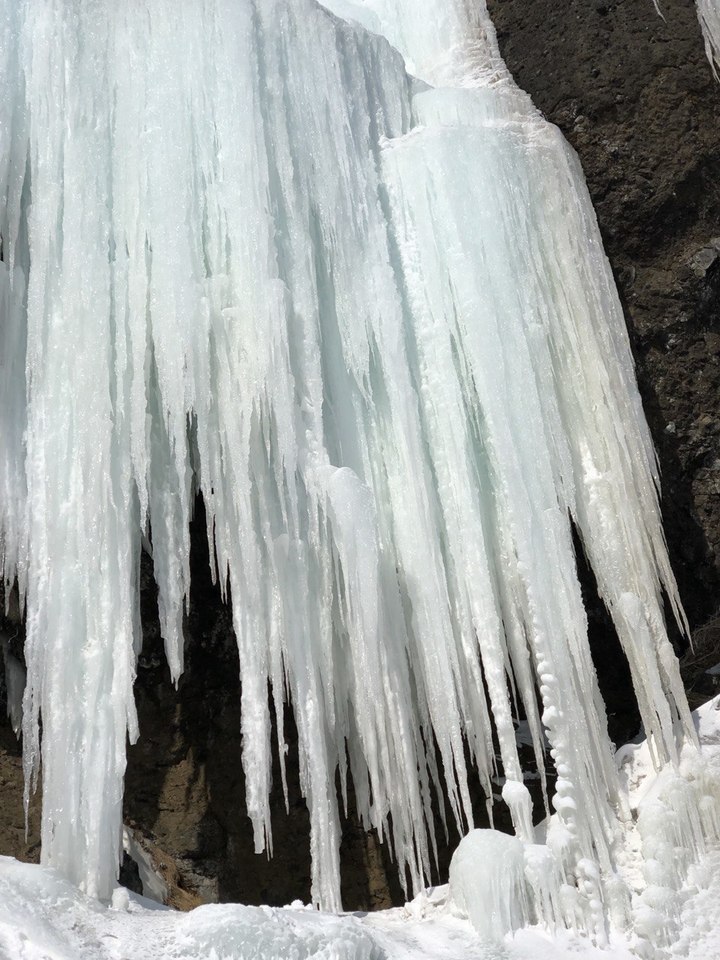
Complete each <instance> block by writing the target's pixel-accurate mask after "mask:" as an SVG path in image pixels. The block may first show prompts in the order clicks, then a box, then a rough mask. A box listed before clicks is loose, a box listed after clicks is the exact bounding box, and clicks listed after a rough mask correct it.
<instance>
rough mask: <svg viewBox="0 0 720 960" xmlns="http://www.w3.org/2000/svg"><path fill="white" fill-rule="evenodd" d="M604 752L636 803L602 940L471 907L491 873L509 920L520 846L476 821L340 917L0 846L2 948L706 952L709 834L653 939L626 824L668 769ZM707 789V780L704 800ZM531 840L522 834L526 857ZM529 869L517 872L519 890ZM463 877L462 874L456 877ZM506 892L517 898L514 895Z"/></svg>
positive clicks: (704, 727)
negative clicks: (169, 891)
mask: <svg viewBox="0 0 720 960" xmlns="http://www.w3.org/2000/svg"><path fill="white" fill-rule="evenodd" d="M694 716H695V720H696V723H697V726H698V732H699V738H700V744H701V751H700V753H699V754H698V753H697V751H696V750H695V749H694V748H687V749H686V750H685V751H684V753H683V758H682V762H681V768H680V771H681V774H682V779H683V781H684V782H685V783H686V784H692V782H693V777H694V776H696V775H697V773H698V772H699V771H700V770H703V771H704V773H705V775H706V776H707V775H708V773H709V771H711V770H713V769H714V770H715V771H716V772H717V771H718V770H720V697H717V698H715V700H713V701H711V702H710V703H708V704H706V705H705V706H704V707H702V708H701V709H700V710H699V711H698V712H697V713H696V714H695V715H694ZM616 763H617V765H618V766H619V768H620V770H621V772H622V782H623V787H622V790H623V794H624V797H625V802H626V804H627V806H628V808H629V809H632V810H633V811H635V814H636V817H635V819H631V821H629V823H628V824H627V826H626V831H625V832H624V835H623V838H622V852H623V858H622V859H623V863H622V867H621V869H622V872H623V873H624V875H625V876H626V878H627V879H628V882H629V884H630V886H631V887H633V888H634V889H633V911H634V917H635V919H634V921H633V923H632V924H631V925H630V927H629V928H628V929H627V930H625V931H624V932H623V931H620V930H618V929H617V928H611V929H610V930H609V933H608V942H607V944H606V946H605V948H603V949H601V948H600V947H598V946H597V945H596V944H594V943H593V942H592V940H591V939H590V938H589V937H586V936H581V935H579V934H577V933H573V932H570V931H568V930H566V929H564V928H563V927H557V928H555V929H553V928H552V927H550V928H549V927H546V926H545V927H544V926H542V925H534V926H531V925H529V924H530V923H531V922H532V915H531V912H530V913H529V914H527V915H526V918H525V922H524V923H522V924H521V923H519V918H518V917H517V916H515V917H514V918H512V922H511V924H510V926H511V927H517V929H515V930H514V932H511V931H510V932H502V931H501V930H500V928H499V927H498V925H497V920H498V919H499V917H498V916H497V915H496V916H495V917H489V916H488V915H487V914H483V908H484V909H485V910H487V907H488V902H489V900H491V899H492V894H491V893H490V892H489V890H488V888H489V887H492V886H493V884H494V883H495V882H496V881H497V882H498V883H499V884H500V885H501V886H502V887H503V888H504V890H503V891H496V892H500V894H501V898H500V901H499V902H498V905H499V907H500V913H501V914H502V913H503V912H505V914H506V916H505V919H507V911H508V910H510V909H512V906H511V904H510V902H508V901H506V900H505V899H504V896H503V894H509V893H510V888H511V887H512V886H513V885H515V884H522V883H523V882H524V881H523V880H522V878H521V877H520V876H519V875H516V874H513V873H512V871H507V872H504V870H503V867H505V866H506V865H507V862H508V858H510V860H516V859H517V855H518V852H519V856H520V859H522V857H523V843H522V841H520V840H519V839H517V838H514V837H511V836H507V835H502V834H500V835H496V836H494V837H493V836H492V834H494V831H474V832H473V833H470V834H469V835H468V837H466V839H465V840H464V841H463V842H462V843H461V845H460V848H459V850H458V853H456V856H455V860H454V866H453V868H452V869H451V878H450V888H448V887H437V888H434V889H429V890H425V891H423V892H421V893H420V894H419V895H418V896H417V897H416V898H415V899H414V900H413V901H411V902H410V903H408V904H406V905H405V907H402V908H399V909H394V910H386V911H380V912H378V913H373V914H344V915H339V916H337V915H330V914H323V913H320V912H318V911H316V910H314V909H312V908H311V907H308V906H303V905H302V904H300V903H295V904H292V905H291V906H289V907H284V908H269V907H244V906H239V905H236V904H228V905H217V904H216V905H209V906H204V907H198V908H196V909H195V910H193V911H191V912H190V913H187V914H184V913H178V912H176V911H173V910H169V909H168V908H163V907H160V906H158V904H156V903H153V902H152V901H150V900H145V899H144V898H142V897H138V896H137V895H135V894H132V893H128V891H126V890H124V889H123V888H121V887H116V888H115V890H114V892H113V896H112V899H111V904H110V905H104V904H102V903H99V902H98V901H97V900H93V899H91V898H89V897H87V896H86V895H85V894H83V893H81V892H80V891H79V890H78V889H77V888H76V887H74V886H73V885H72V884H70V883H68V881H67V880H65V879H64V878H62V877H61V876H60V875H59V874H58V873H57V871H55V870H53V869H52V868H49V867H40V866H31V865H28V864H21V863H18V862H17V861H15V860H12V859H10V858H7V857H0V960H47V958H49V957H51V958H52V960H84V958H88V960H90V958H92V960H199V958H201V957H202V958H203V960H206V958H207V960H211V958H213V960H220V958H222V960H252V958H257V960H287V958H291V957H292V958H293V960H305V958H311V957H312V958H318V960H321V958H322V960H633V958H634V960H637V958H638V957H641V958H643V957H644V958H651V960H672V958H687V960H717V957H718V950H719V948H720V845H719V844H718V842H717V837H716V839H715V841H714V842H713V843H712V844H709V845H708V847H707V849H706V851H705V853H704V854H703V855H702V856H701V857H700V859H699V861H698V863H697V864H695V865H694V866H693V867H692V869H691V870H690V873H689V876H688V879H687V880H686V881H685V882H684V883H683V884H682V886H681V887H680V888H679V889H678V891H677V895H678V897H679V898H680V899H681V900H682V908H681V913H680V915H679V922H678V924H677V926H676V927H675V928H674V930H673V932H672V937H671V938H669V939H668V938H665V941H664V942H663V931H662V930H657V931H656V936H655V939H654V940H653V939H649V938H648V935H647V934H648V930H647V926H646V924H645V925H644V920H645V919H646V909H645V908H646V904H647V899H648V892H649V891H650V892H652V895H653V897H655V898H657V892H656V891H652V889H651V888H652V886H653V885H652V884H651V883H650V882H649V881H648V879H647V878H644V874H643V871H644V870H646V869H647V868H648V866H650V867H651V869H654V867H653V866H652V865H649V863H648V862H647V861H646V860H645V861H644V857H643V852H642V851H641V849H640V846H639V845H638V844H637V843H636V842H635V841H636V839H637V838H636V836H635V834H636V833H638V832H639V833H642V832H643V827H642V824H641V821H642V817H643V815H644V814H643V810H644V809H645V810H647V809H650V807H651V806H652V804H653V803H655V802H657V800H658V799H659V800H660V801H661V802H667V801H668V799H669V797H670V796H671V794H672V792H673V789H672V781H674V780H676V778H677V775H678V774H677V771H676V770H675V769H674V768H673V767H672V765H668V766H667V767H665V768H663V769H662V770H661V771H659V772H657V771H655V769H654V767H653V765H652V762H651V758H650V752H649V750H648V746H647V744H646V743H643V744H640V745H629V746H627V747H624V748H623V749H622V750H620V751H619V752H618V754H617V757H616ZM719 795H720V794H718V791H717V781H716V784H715V799H716V801H717V798H718V796H719ZM660 836H661V835H660ZM540 849H541V847H540V845H537V844H536V845H532V844H527V845H525V857H526V860H528V863H532V861H533V858H534V857H537V852H538V851H539V850H540ZM528 858H529V859H528ZM535 866H536V867H538V866H540V863H539V861H537V860H535ZM479 872H483V873H484V876H483V878H482V880H481V881H480V882H479V883H475V882H472V876H471V875H472V874H473V873H479ZM458 875H460V882H459V883H458ZM531 876H532V874H531V872H528V873H527V881H526V886H527V888H528V889H529V888H530V887H531V886H532V880H531ZM466 879H470V880H471V882H470V883H469V885H467V886H463V884H464V881H465V880H466ZM483 891H484V892H483ZM478 892H480V897H478V896H477V894H478ZM463 898H467V901H468V902H465V901H464V899H463ZM513 903H514V905H515V907H517V906H518V901H513ZM526 906H527V903H526ZM468 915H469V917H470V919H469V918H468ZM500 919H501V920H502V918H500ZM505 926H507V924H505Z"/></svg>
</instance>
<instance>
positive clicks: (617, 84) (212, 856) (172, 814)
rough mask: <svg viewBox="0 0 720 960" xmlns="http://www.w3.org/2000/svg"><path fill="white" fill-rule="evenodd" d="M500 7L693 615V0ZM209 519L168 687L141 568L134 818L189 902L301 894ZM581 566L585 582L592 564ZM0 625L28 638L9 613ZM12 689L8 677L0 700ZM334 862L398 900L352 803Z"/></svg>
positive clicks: (716, 330) (702, 165) (705, 361)
mask: <svg viewBox="0 0 720 960" xmlns="http://www.w3.org/2000/svg"><path fill="white" fill-rule="evenodd" d="M489 6H490V10H491V14H492V15H493V18H494V21H495V24H496V27H497V29H498V35H499V40H500V46H501V50H502V53H503V55H504V56H505V58H506V61H507V64H508V66H509V68H510V69H511V71H512V72H513V73H514V75H515V77H516V79H517V81H518V83H519V84H520V85H521V86H522V87H524V88H525V89H526V90H528V91H529V92H530V94H531V95H532V96H533V99H534V100H535V103H536V104H537V106H538V107H539V108H540V110H541V111H542V112H543V113H544V115H545V116H546V117H547V118H548V119H549V120H551V121H552V122H554V123H556V124H558V126H560V128H561V129H562V130H563V132H564V134H565V136H566V137H567V138H568V140H569V141H570V143H571V144H572V145H573V146H574V148H575V149H576V150H577V152H578V154H579V155H580V159H581V161H582V163H583V167H584V169H585V173H586V176H587V180H588V185H589V189H590V193H591V195H592V198H593V201H594V203H595V208H596V210H597V215H598V220H599V223H600V228H601V230H602V233H603V237H604V241H605V246H606V250H607V253H608V256H609V258H610V262H611V264H612V267H613V270H614V272H615V277H616V280H617V283H618V286H619V289H620V293H621V296H622V298H623V302H624V306H625V311H626V317H627V321H628V325H629V328H630V334H631V339H632V344H633V349H634V352H635V357H636V361H637V369H638V379H639V382H640V388H641V391H642V393H643V397H644V401H645V409H646V412H647V415H648V418H649V421H650V425H651V428H652V431H653V436H654V438H655V443H656V446H657V450H658V456H659V460H660V465H661V470H662V484H663V505H664V515H665V523H666V531H667V537H668V542H669V546H670V552H671V557H672V561H673V566H674V569H675V572H676V575H677V577H678V580H679V583H680V590H681V594H682V597H683V600H684V603H685V605H686V609H687V612H688V616H689V619H690V624H691V627H692V628H693V629H696V628H698V627H699V626H700V625H702V624H706V623H707V622H708V621H709V620H711V618H712V617H713V615H714V614H716V612H717V609H718V605H719V604H720V590H719V589H718V588H719V586H720V496H719V494H720V418H719V416H718V413H719V411H720V122H719V121H720V85H718V84H716V83H715V82H714V80H713V77H712V74H711V71H710V68H709V65H708V64H707V62H706V60H705V56H704V50H703V44H702V39H701V36H700V30H699V26H698V23H697V19H696V16H695V9H694V3H693V2H692V0H663V3H662V9H663V13H664V15H665V20H663V19H661V18H660V17H659V16H658V14H657V13H656V11H655V9H654V7H653V3H652V0H617V2H601V0H564V2H563V3H558V2H557V0H490V2H489ZM199 520H200V522H198V523H197V524H196V529H195V531H194V535H193V543H194V556H193V589H192V596H191V603H190V610H189V616H188V621H187V627H186V632H187V671H186V674H185V676H184V677H183V678H182V680H181V682H180V686H179V690H178V691H177V692H176V691H175V690H174V689H173V687H172V685H171V684H170V682H169V678H168V673H167V668H166V666H165V664H164V657H163V654H162V644H161V641H160V637H159V626H158V623H157V611H156V607H155V596H154V590H153V585H152V576H151V572H150V564H149V562H148V563H146V564H145V566H144V575H143V594H142V607H143V621H144V631H145V639H144V648H143V652H142V656H141V658H140V663H139V668H138V681H137V698H138V707H139V713H140V723H141V740H140V742H139V743H138V744H137V745H136V746H135V747H133V748H131V750H130V753H129V760H128V771H127V778H126V801H125V816H126V821H127V822H128V823H129V824H130V825H131V826H133V827H134V828H135V829H136V831H137V837H138V839H139V841H140V842H142V843H143V844H144V845H145V846H146V848H147V849H148V850H149V852H150V854H151V855H152V856H153V857H154V859H155V861H156V863H157V864H158V869H159V871H160V872H162V873H163V874H164V875H165V877H166V881H167V883H168V887H169V888H170V890H171V896H172V900H173V902H174V903H176V904H177V905H178V906H182V907H187V906H191V905H193V904H194V903H198V902H202V901H203V900H215V899H221V900H242V901H245V902H250V903H252V902H268V903H284V902H288V901H290V900H292V899H293V898H295V897H302V898H307V897H308V895H309V845H308V836H307V832H308V818H307V811H306V809H305V805H304V803H303V801H302V799H301V797H300V795H299V787H298V774H297V761H296V757H294V756H293V753H292V750H291V754H290V757H289V775H290V813H289V816H288V815H286V813H285V809H284V803H283V800H282V795H281V792H280V791H278V795H277V796H276V802H275V807H274V810H273V817H274V827H275V848H276V855H275V858H274V859H273V860H272V861H270V862H268V861H267V860H266V858H264V857H256V856H254V855H253V853H252V838H251V832H250V828H249V824H248V821H247V819H246V817H245V813H244V800H243V776H242V768H241V764H240V733H239V730H240V724H239V714H238V701H239V691H238V680H237V676H238V665H237V651H236V648H235V643H234V638H233V635H232V626H231V623H230V617H229V613H228V611H227V609H226V608H225V607H224V606H223V605H222V603H221V601H220V597H219V594H218V591H217V589H216V588H214V587H213V585H212V584H211V582H210V579H209V574H208V566H207V546H206V545H205V544H204V543H203V539H204V523H203V522H202V518H199ZM585 579H586V580H587V581H588V582H587V586H588V591H589V593H590V594H591V593H592V584H591V582H590V581H591V578H589V577H586V578H585ZM590 604H591V627H592V631H593V642H594V652H595V655H596V660H597V663H598V669H599V672H600V675H601V681H602V682H603V685H604V687H605V692H606V694H607V696H608V698H609V703H610V713H611V715H612V716H611V722H612V721H613V716H614V717H615V718H616V720H615V729H616V733H617V735H618V736H620V735H622V733H623V732H624V731H625V732H626V731H627V730H628V729H629V725H631V724H632V723H633V722H634V717H635V715H634V712H633V710H632V706H630V707H629V708H628V706H627V703H628V702H629V701H631V696H630V694H629V691H628V688H627V675H626V672H625V671H624V670H623V667H622V663H621V662H620V661H619V657H618V652H617V645H616V643H614V642H613V638H612V635H611V631H609V630H608V627H607V623H606V620H605V619H604V617H603V615H602V611H601V610H599V609H597V605H595V606H594V607H593V603H592V597H591V596H590ZM0 629H2V630H3V631H4V634H5V636H6V637H10V638H12V642H13V644H14V649H15V650H16V652H17V648H18V647H19V646H21V641H22V628H21V625H20V624H19V622H18V615H17V611H16V612H15V616H14V617H11V618H10V620H5V621H4V622H3V623H2V624H0ZM697 637H698V638H699V641H700V642H699V650H698V654H697V655H695V656H688V657H686V662H687V676H688V682H689V683H690V684H692V685H695V686H696V688H697V690H698V693H697V696H698V698H702V696H703V694H704V693H707V692H708V691H706V690H704V688H703V687H702V666H703V663H702V657H703V656H704V657H706V658H707V662H708V665H709V664H710V663H714V662H716V661H717V660H720V653H718V648H720V629H713V628H708V627H706V628H704V629H703V630H700V631H698V632H697ZM698 664H700V665H699V666H698ZM0 673H1V671H0ZM698 678H700V680H698ZM3 695H4V687H3V684H2V681H0V701H1V700H2V698H3ZM624 704H625V706H623V705H624ZM4 712H5V711H4V704H3V703H1V702H0V713H2V718H0V854H10V855H14V856H20V857H21V858H23V859H36V858H37V855H38V835H37V829H38V811H37V801H36V802H35V803H34V804H33V806H32V810H31V819H30V834H29V838H28V840H27V841H26V840H25V838H24V832H23V816H22V803H21V795H22V774H21V761H20V751H19V747H18V745H17V742H16V741H15V738H14V735H13V734H12V731H11V730H10V728H9V725H8V724H7V723H6V722H5V721H4ZM288 737H289V739H290V740H292V731H290V730H289V731H288ZM276 782H277V778H276ZM451 842H452V839H451ZM443 860H444V861H445V862H446V860H447V851H445V852H444V854H443ZM343 871H344V878H345V881H344V899H345V903H346V906H347V907H351V908H356V907H357V908H372V907H377V906H385V905H387V904H388V903H390V902H392V901H397V899H398V898H399V896H400V890H399V885H398V882H397V878H396V876H395V873H394V871H393V869H392V866H391V865H390V864H389V861H388V857H387V853H386V851H385V850H384V849H383V848H381V847H380V846H379V845H378V843H377V842H376V839H375V838H373V837H370V838H369V839H366V838H365V837H364V835H363V833H362V830H361V829H360V828H359V826H358V825H357V823H356V821H355V819H354V817H353V816H352V812H351V814H350V816H349V817H348V819H347V821H346V823H345V829H344V838H343Z"/></svg>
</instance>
